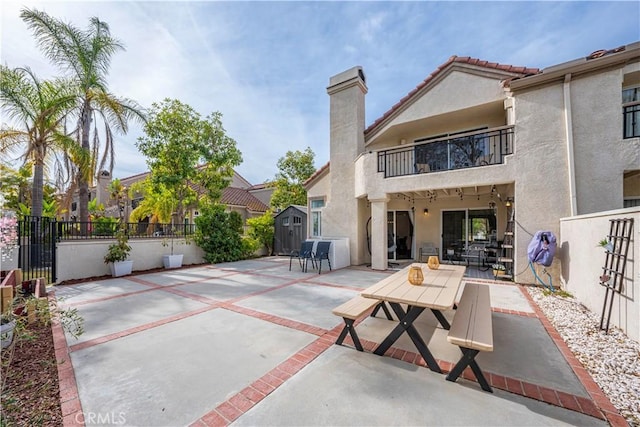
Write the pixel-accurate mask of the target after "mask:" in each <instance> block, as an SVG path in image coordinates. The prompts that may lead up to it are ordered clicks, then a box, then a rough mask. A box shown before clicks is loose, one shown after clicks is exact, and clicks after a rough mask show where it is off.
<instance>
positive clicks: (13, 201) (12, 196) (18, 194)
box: [0, 162, 32, 211]
mask: <svg viewBox="0 0 640 427" xmlns="http://www.w3.org/2000/svg"><path fill="white" fill-rule="evenodd" d="M31 169H32V165H31V163H29V162H27V163H26V164H24V165H22V166H20V167H19V168H18V169H14V168H12V167H11V166H9V164H5V163H4V162H0V177H1V179H0V194H2V196H0V200H1V202H0V205H2V206H3V207H4V208H6V209H11V210H14V211H15V210H17V209H18V205H19V204H20V203H22V204H27V203H28V200H29V199H30V198H31V190H30V189H29V187H31Z"/></svg>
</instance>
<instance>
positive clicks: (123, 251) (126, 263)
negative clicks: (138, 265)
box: [104, 229, 133, 277]
mask: <svg viewBox="0 0 640 427" xmlns="http://www.w3.org/2000/svg"><path fill="white" fill-rule="evenodd" d="M128 242H129V238H128V237H127V234H126V233H125V232H124V230H122V229H120V230H119V231H118V232H117V233H116V243H113V244H111V245H109V247H108V248H107V254H106V255H105V256H104V263H105V264H108V265H109V268H110V269H111V275H112V276H113V277H118V276H125V275H127V274H131V271H132V270H133V261H130V260H127V258H128V257H129V252H131V246H129V243H128Z"/></svg>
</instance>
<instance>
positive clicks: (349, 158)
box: [309, 67, 367, 264]
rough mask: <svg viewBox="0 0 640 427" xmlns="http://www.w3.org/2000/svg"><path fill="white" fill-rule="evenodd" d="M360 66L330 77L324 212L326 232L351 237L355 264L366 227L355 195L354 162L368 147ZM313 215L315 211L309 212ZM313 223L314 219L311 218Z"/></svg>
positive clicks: (351, 254) (363, 86) (334, 235)
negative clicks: (327, 188) (326, 186)
mask: <svg viewBox="0 0 640 427" xmlns="http://www.w3.org/2000/svg"><path fill="white" fill-rule="evenodd" d="M361 77H362V72H361V69H360V67H354V68H352V69H350V70H347V71H345V72H343V73H340V74H338V75H336V76H334V77H332V78H331V79H330V86H329V87H328V88H327V92H328V94H329V95H330V97H329V114H330V127H329V136H330V162H331V171H332V173H329V174H328V179H329V181H330V187H329V189H330V191H329V192H328V193H325V194H326V196H327V197H326V202H325V207H324V209H323V211H322V234H323V235H328V236H332V237H346V238H348V239H349V245H350V248H349V253H350V257H351V263H352V264H359V263H361V262H362V260H361V259H360V258H361V254H362V248H360V247H358V243H357V242H359V241H361V236H362V234H363V232H364V227H362V226H361V224H360V223H359V218H360V216H361V215H362V214H361V210H362V203H361V202H360V201H359V200H358V199H356V198H355V197H354V182H355V169H354V162H355V160H356V159H357V157H358V156H359V155H360V153H361V152H362V151H363V150H364V120H365V110H364V96H365V94H366V93H367V88H366V85H365V82H364V81H362V78H361ZM309 213H310V216H311V211H309ZM309 222H310V223H311V221H309Z"/></svg>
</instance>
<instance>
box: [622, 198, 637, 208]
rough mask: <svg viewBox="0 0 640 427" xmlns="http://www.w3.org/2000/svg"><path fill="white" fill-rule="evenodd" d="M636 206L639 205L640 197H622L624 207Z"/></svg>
mask: <svg viewBox="0 0 640 427" xmlns="http://www.w3.org/2000/svg"><path fill="white" fill-rule="evenodd" d="M636 206H640V197H628V198H626V199H624V205H623V207H625V208H635V207H636Z"/></svg>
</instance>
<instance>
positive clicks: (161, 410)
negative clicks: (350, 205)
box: [54, 257, 624, 426]
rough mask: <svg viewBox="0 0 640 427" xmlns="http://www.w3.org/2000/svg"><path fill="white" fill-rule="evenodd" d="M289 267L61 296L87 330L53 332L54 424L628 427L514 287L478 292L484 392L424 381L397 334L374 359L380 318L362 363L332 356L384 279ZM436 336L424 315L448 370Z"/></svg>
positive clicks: (139, 278) (284, 262)
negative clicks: (485, 349) (337, 310)
mask: <svg viewBox="0 0 640 427" xmlns="http://www.w3.org/2000/svg"><path fill="white" fill-rule="evenodd" d="M288 268H289V259H288V258H284V257H273V258H263V259H257V260H249V261H241V262H236V263H228V264H218V265H207V266H197V267H192V268H183V269H180V270H167V271H163V272H154V273H148V274H141V275H136V276H128V277H124V278H115V279H100V280H95V281H89V282H85V283H80V284H75V285H63V286H58V287H57V288H56V292H55V294H56V297H57V298H58V299H59V300H63V303H62V305H63V306H68V307H75V308H77V309H78V312H79V313H80V315H81V316H83V317H84V319H85V330H86V332H85V333H84V334H83V335H82V336H81V337H80V338H79V339H78V340H76V339H74V338H71V337H65V336H64V335H63V333H62V332H61V330H60V329H59V327H58V328H56V329H54V340H55V341H56V347H57V350H56V356H57V358H58V359H59V362H60V365H59V373H60V377H61V381H60V389H61V398H62V408H63V415H64V416H65V425H78V424H80V425H82V424H83V423H84V424H85V425H87V426H88V425H108V424H115V423H117V424H119V425H135V426H182V425H194V426H207V425H229V424H232V425H268V426H274V425H291V426H300V425H305V426H306V425H318V426H321V425H322V426H324V425H340V426H342V425H344V426H355V425H362V426H365V425H367V426H370V425H385V426H386V425H402V426H409V425H412V426H413V425H416V426H417V425H471V424H472V425H491V426H493V425H609V424H614V425H621V424H622V423H623V422H624V419H622V422H621V421H620V420H621V417H620V416H619V414H617V411H616V410H615V409H614V408H613V406H612V405H611V403H610V402H609V401H608V399H607V398H606V397H605V396H604V394H603V393H602V392H601V391H600V389H599V388H598V386H597V385H596V384H595V383H594V382H593V380H592V379H591V378H590V377H589V375H588V373H587V372H586V370H585V369H584V368H583V367H582V366H581V365H580V363H579V362H578V361H577V360H576V359H575V358H574V357H573V355H572V354H571V352H570V351H569V350H568V348H567V346H566V345H565V344H564V342H562V340H561V339H560V337H559V335H558V334H557V333H556V332H555V330H553V328H552V326H551V325H550V324H549V322H548V321H547V320H546V319H545V318H544V316H543V315H542V314H541V312H540V311H539V310H538V309H537V308H536V307H535V306H534V304H533V302H532V301H531V299H530V298H529V297H528V294H527V292H526V290H524V288H522V287H520V286H516V285H513V284H510V283H499V282H491V281H486V280H484V282H485V283H488V284H489V285H490V288H491V303H492V307H493V330H494V347H495V351H494V352H492V353H484V354H481V355H480V356H478V359H477V360H478V363H479V365H480V366H481V368H482V369H483V370H484V372H485V375H486V376H487V379H488V380H489V382H490V383H491V385H492V386H493V388H494V393H493V394H491V393H487V392H484V391H482V390H481V389H480V387H479V385H478V384H477V383H475V381H473V377H468V378H470V380H468V379H459V380H458V382H457V383H451V382H448V381H445V376H444V375H441V374H436V373H434V372H431V371H430V370H428V369H427V368H425V367H424V362H423V361H422V359H421V358H420V357H419V356H418V355H417V354H416V351H415V347H413V344H412V343H411V341H410V340H409V339H408V338H407V337H406V336H403V337H402V338H401V339H400V340H398V341H397V342H396V343H395V345H394V347H392V348H391V349H390V350H389V351H388V352H387V354H386V355H385V356H384V357H380V356H376V355H374V354H372V353H371V350H372V349H373V348H374V347H375V345H376V344H377V343H379V342H380V341H381V340H382V339H383V338H384V337H385V336H386V334H387V333H388V332H389V330H390V329H391V328H393V326H394V325H395V322H391V321H388V320H386V319H384V318H371V317H367V318H365V319H364V320H363V321H362V322H361V323H360V324H359V325H358V327H357V330H358V334H359V335H360V337H361V338H362V339H363V344H364V346H365V349H366V350H367V351H365V352H364V353H362V352H358V351H356V350H355V349H353V348H352V347H351V346H350V345H351V341H350V340H349V339H347V340H346V341H345V344H346V345H345V346H336V345H334V344H333V343H334V341H335V339H336V337H337V335H338V334H339V332H340V330H341V329H342V325H343V322H342V319H340V318H338V317H336V316H334V315H333V314H332V313H331V310H332V309H333V308H334V307H336V306H338V305H339V304H341V303H342V302H344V301H346V300H347V299H350V298H351V297H353V296H355V295H356V294H357V293H358V292H359V291H360V290H361V289H363V288H366V287H368V286H370V285H372V284H374V283H376V282H377V281H379V280H380V279H382V278H384V277H387V276H388V274H389V272H379V271H372V270H370V269H367V268H364V267H350V268H345V269H341V270H334V271H332V272H329V271H327V272H326V273H325V272H324V268H323V274H322V275H318V274H317V272H313V271H311V270H310V271H309V272H308V273H303V272H301V271H300V268H299V267H298V265H296V264H294V266H293V268H292V271H289V270H288ZM468 280H473V281H483V280H482V279H468ZM447 316H448V317H449V319H451V318H452V316H453V312H451V313H447ZM436 325H437V322H436V320H435V318H434V317H433V315H432V314H431V313H430V312H427V311H425V312H424V313H423V314H422V316H421V318H420V319H419V320H418V321H417V327H418V330H419V331H420V333H421V334H422V336H423V337H424V338H425V341H427V343H428V345H429V348H430V349H431V350H432V352H433V353H434V356H435V357H436V359H437V360H438V362H439V364H440V366H441V367H442V368H443V370H445V371H448V370H449V369H451V366H452V363H455V362H456V361H457V360H458V359H459V357H460V350H459V349H458V348H457V347H455V346H453V345H451V344H449V343H448V342H447V340H446V331H444V330H442V329H441V328H440V327H439V326H438V327H436ZM69 362H71V363H69Z"/></svg>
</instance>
